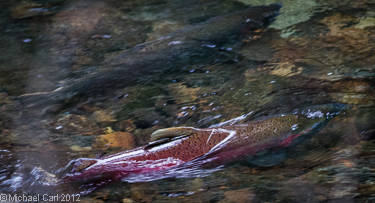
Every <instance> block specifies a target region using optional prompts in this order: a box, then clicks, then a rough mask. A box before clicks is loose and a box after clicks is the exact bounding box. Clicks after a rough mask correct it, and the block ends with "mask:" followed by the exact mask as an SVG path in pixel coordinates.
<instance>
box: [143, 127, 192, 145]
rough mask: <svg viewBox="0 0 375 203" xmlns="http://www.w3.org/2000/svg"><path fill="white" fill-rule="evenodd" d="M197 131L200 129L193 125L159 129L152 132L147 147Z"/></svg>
mask: <svg viewBox="0 0 375 203" xmlns="http://www.w3.org/2000/svg"><path fill="white" fill-rule="evenodd" d="M196 131H198V129H196V128H192V127H172V128H163V129H160V130H157V131H155V132H153V133H152V134H151V138H150V143H148V145H146V147H145V149H150V148H152V147H155V146H158V145H161V144H164V143H167V142H171V141H173V140H177V139H181V138H183V137H186V136H189V135H191V134H193V133H195V132H196Z"/></svg>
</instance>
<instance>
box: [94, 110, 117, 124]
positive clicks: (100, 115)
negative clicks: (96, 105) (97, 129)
mask: <svg viewBox="0 0 375 203" xmlns="http://www.w3.org/2000/svg"><path fill="white" fill-rule="evenodd" d="M92 117H93V119H94V120H95V121H96V122H98V123H111V122H115V121H117V120H116V119H115V118H114V117H115V116H114V115H113V114H111V113H109V112H108V111H104V110H98V111H95V112H94V113H93V115H92Z"/></svg>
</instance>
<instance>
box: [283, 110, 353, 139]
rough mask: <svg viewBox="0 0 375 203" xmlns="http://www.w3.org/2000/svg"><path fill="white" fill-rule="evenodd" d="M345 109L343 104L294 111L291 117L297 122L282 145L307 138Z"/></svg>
mask: <svg viewBox="0 0 375 203" xmlns="http://www.w3.org/2000/svg"><path fill="white" fill-rule="evenodd" d="M345 108H346V105H344V104H336V103H333V104H324V105H316V106H310V107H306V108H301V109H296V110H294V111H293V115H294V116H295V117H296V118H297V119H298V122H295V123H294V124H292V125H291V131H290V133H288V136H287V138H286V141H284V143H283V144H282V145H285V146H290V145H292V144H293V145H294V144H297V143H299V142H300V141H302V140H303V139H306V138H309V137H310V136H312V135H314V134H315V133H317V132H318V131H319V130H320V129H322V128H323V127H324V126H325V125H326V124H327V123H328V122H329V121H330V120H331V119H332V118H333V117H335V116H337V115H338V114H340V113H341V112H342V111H343V110H344V109H345Z"/></svg>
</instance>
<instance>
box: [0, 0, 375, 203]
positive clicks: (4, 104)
mask: <svg viewBox="0 0 375 203" xmlns="http://www.w3.org/2000/svg"><path fill="white" fill-rule="evenodd" d="M274 3H281V5H282V7H281V8H280V10H279V11H278V15H277V10H278V9H276V7H278V6H277V5H275V8H273V9H269V10H267V9H260V8H259V7H257V8H254V9H252V10H251V9H250V11H251V12H249V13H250V14H246V16H245V17H244V15H245V14H243V13H242V12H244V11H245V9H248V8H249V7H255V6H262V5H269V4H274ZM279 5H280V4H279ZM0 11H1V12H0V44H1V46H0V130H1V131H0V160H1V161H0V163H1V164H0V195H1V197H0V198H1V201H5V202H6V201H8V202H12V199H11V197H14V196H15V195H16V196H27V197H30V198H32V197H39V199H37V201H38V202H53V201H56V200H58V201H64V200H66V201H68V202H77V201H78V200H79V201H80V202H98V203H99V202H220V203H225V202H282V203H287V202H288V203H289V202H292V203H294V202H374V201H375V158H374V157H375V140H374V138H375V137H374V136H375V104H374V101H375V89H374V88H375V80H374V76H375V51H374V50H375V49H374V48H375V1H368V0H367V1H365V0H363V1H362V0H357V1H326V0H309V1H306V0H305V1H298V0H285V1H281V2H279V1H272V0H267V1H257V0H232V1H230V0H184V1H180V0H174V1H173V0H155V1H133V0H130V1H116V0H107V1H103V0H93V1H85V0H78V1H66V0H49V1H48V0H45V1H22V2H21V1H0ZM244 25H246V26H244ZM332 103H339V104H345V105H346V108H345V109H344V110H342V111H340V113H338V115H337V116H335V117H334V118H332V120H330V121H329V122H328V123H327V124H326V125H325V126H324V127H323V128H322V129H321V130H320V131H318V132H317V133H315V134H314V135H313V136H311V137H310V138H308V139H307V138H306V139H304V140H303V142H301V143H299V144H296V145H292V146H287V147H285V148H284V149H282V151H283V155H282V156H281V155H279V154H278V153H279V152H278V151H276V152H274V151H272V152H271V154H272V157H273V158H272V160H273V161H274V163H275V164H270V165H269V166H266V165H267V164H263V165H262V164H255V163H254V162H250V163H248V162H246V161H244V160H238V161H234V162H232V163H231V164H230V165H221V166H220V167H214V168H194V167H192V168H187V169H184V170H180V171H178V170H175V171H174V170H170V171H168V175H164V174H163V175H160V174H159V175H158V174H153V173H151V174H148V175H144V176H143V177H140V176H133V177H131V178H128V179H126V178H125V179H123V180H122V181H118V182H115V183H109V184H108V183H106V184H103V185H101V186H100V187H96V185H93V183H90V182H89V183H87V182H86V183H84V184H83V183H81V182H79V181H77V182H71V183H64V184H55V182H53V181H54V180H56V178H58V177H57V176H55V174H59V173H61V171H62V169H63V168H64V167H65V166H66V165H67V164H68V163H69V162H70V161H71V160H74V159H78V158H92V159H98V158H101V157H106V156H108V155H111V154H114V153H117V152H122V151H125V150H130V149H134V148H136V147H139V146H143V145H146V144H148V143H149V141H150V136H151V134H152V133H153V132H154V131H156V130H158V129H162V128H168V127H180V126H191V127H195V128H208V127H210V126H211V127H212V126H213V125H215V124H218V123H223V122H224V123H223V125H227V126H228V125H234V124H244V123H246V122H248V121H251V120H254V119H259V118H262V117H263V116H271V115H280V114H284V113H291V112H293V111H295V110H296V109H300V108H309V107H310V106H316V105H325V104H332ZM226 121H229V122H226ZM271 127H272V124H271ZM254 136H256V135H254ZM258 155H259V154H258ZM254 160H255V159H254ZM265 161H267V158H266V157H265V156H263V154H262V153H260V156H259V157H257V163H265ZM44 194H48V195H50V196H48V195H47V196H45V197H44V198H42V197H43V195H44ZM56 194H57V195H58V196H57V198H55V199H53V198H52V197H53V195H56ZM48 197H51V198H52V199H48Z"/></svg>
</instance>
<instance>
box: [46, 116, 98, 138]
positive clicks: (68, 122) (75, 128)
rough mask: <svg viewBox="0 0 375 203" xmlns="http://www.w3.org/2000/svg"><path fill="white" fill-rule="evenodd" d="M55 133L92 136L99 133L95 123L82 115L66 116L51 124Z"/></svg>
mask: <svg viewBox="0 0 375 203" xmlns="http://www.w3.org/2000/svg"><path fill="white" fill-rule="evenodd" d="M52 127H53V128H54V130H55V131H56V132H57V133H62V134H84V135H92V134H96V133H98V132H99V131H100V129H99V127H98V126H96V124H95V122H94V121H93V120H91V119H89V118H86V117H85V116H82V115H75V114H68V115H64V116H62V117H61V118H59V119H58V120H57V121H56V122H54V123H53V124H52Z"/></svg>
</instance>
